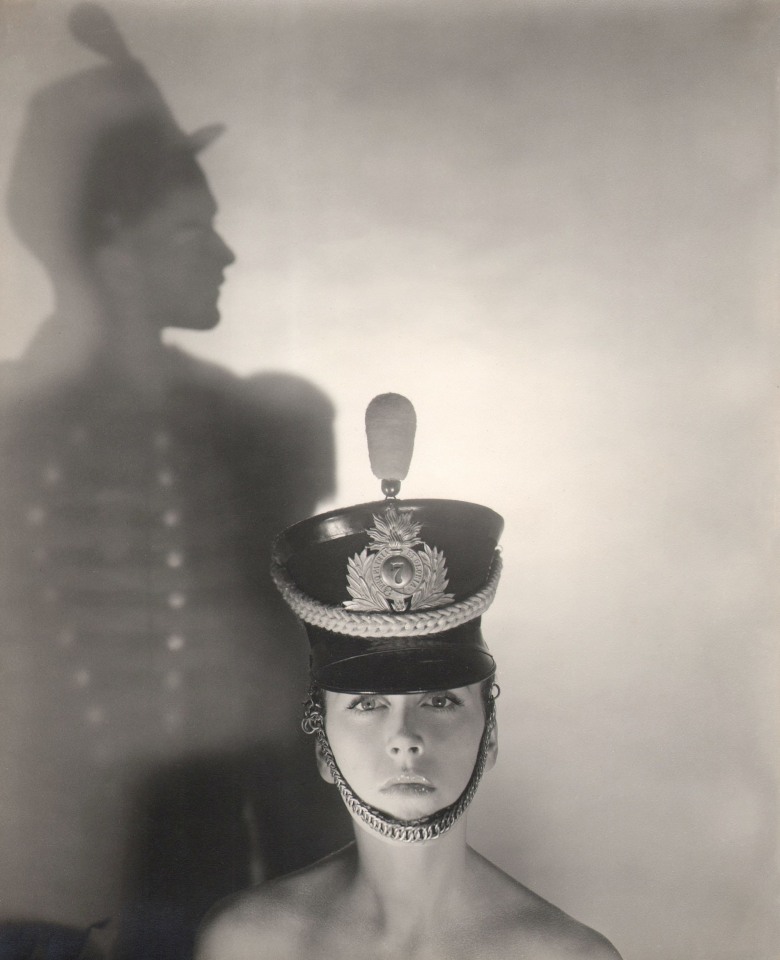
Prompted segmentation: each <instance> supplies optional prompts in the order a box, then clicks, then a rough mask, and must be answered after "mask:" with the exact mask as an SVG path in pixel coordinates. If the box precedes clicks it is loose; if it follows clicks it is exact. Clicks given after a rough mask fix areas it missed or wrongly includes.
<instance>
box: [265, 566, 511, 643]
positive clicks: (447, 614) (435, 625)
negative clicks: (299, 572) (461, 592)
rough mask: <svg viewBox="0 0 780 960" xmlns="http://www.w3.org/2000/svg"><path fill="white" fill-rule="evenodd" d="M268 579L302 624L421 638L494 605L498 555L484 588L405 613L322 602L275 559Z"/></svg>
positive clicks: (359, 633)
mask: <svg viewBox="0 0 780 960" xmlns="http://www.w3.org/2000/svg"><path fill="white" fill-rule="evenodd" d="M271 576H272V577H273V581H274V583H275V584H276V587H277V589H278V590H279V592H280V593H281V595H282V597H283V599H284V601H285V603H287V605H288V606H289V607H290V608H291V610H292V611H293V613H294V614H295V615H296V616H297V617H299V618H300V619H301V620H303V621H304V622H305V623H308V624H311V625H312V626H314V627H322V628H323V629H325V630H330V631H331V632H332V633H341V634H346V635H347V636H349V637H398V636H415V637H422V636H428V635H430V634H434V633H443V632H444V631H445V630H452V629H454V628H455V627H459V626H461V625H462V624H464V623H468V622H469V621H470V620H474V619H476V617H478V616H480V615H481V614H483V613H484V612H485V610H487V608H488V607H489V606H490V604H491V603H492V602H493V598H494V597H495V595H496V590H497V589H498V581H499V579H500V577H501V553H500V551H499V550H496V551H495V553H494V554H493V560H492V562H491V564H490V571H489V572H488V578H487V582H486V583H485V586H484V587H482V588H481V589H480V590H478V591H477V592H476V593H474V594H472V595H471V596H470V597H466V598H465V599H464V600H458V601H456V602H455V603H451V604H449V605H448V606H446V607H437V608H435V609H432V610H407V611H405V612H404V613H397V614H392V613H361V612H355V611H353V610H346V609H345V608H344V607H337V606H331V605H330V604H327V603H321V602H320V601H319V600H315V599H313V598H312V597H310V596H308V595H307V594H305V593H304V592H303V591H302V590H301V589H300V587H298V586H297V584H295V582H294V581H293V579H292V577H291V576H290V574H289V573H288V572H287V570H286V569H285V567H284V566H283V565H282V563H280V561H279V559H278V557H276V556H274V558H273V560H272V562H271Z"/></svg>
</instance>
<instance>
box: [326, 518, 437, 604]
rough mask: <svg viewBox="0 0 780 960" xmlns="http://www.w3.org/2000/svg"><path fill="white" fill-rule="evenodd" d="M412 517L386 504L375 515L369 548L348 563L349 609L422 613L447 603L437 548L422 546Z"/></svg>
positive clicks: (417, 528) (418, 527)
mask: <svg viewBox="0 0 780 960" xmlns="http://www.w3.org/2000/svg"><path fill="white" fill-rule="evenodd" d="M419 533H420V524H419V523H415V522H414V520H413V519H412V512H411V511H410V510H409V511H407V510H404V509H403V508H399V507H396V506H395V505H394V504H391V505H390V506H388V507H387V509H386V510H385V512H384V516H382V515H381V514H380V515H377V514H375V515H374V526H373V527H371V528H370V529H369V530H368V537H369V540H370V541H371V542H370V544H369V546H368V547H366V548H364V549H363V550H362V551H361V552H360V553H356V554H355V555H354V556H353V557H351V558H350V559H349V560H348V561H347V590H348V591H349V595H350V597H351V598H352V599H351V600H345V601H344V606H345V607H347V608H348V609H350V610H364V611H371V610H373V611H377V610H381V611H387V610H392V611H394V612H396V613H403V612H404V611H406V610H426V609H431V608H432V607H439V606H442V605H443V604H447V603H451V602H452V600H454V595H453V594H451V593H447V592H446V590H447V586H448V582H449V581H448V580H447V563H446V560H445V557H444V554H443V553H442V552H441V551H440V550H438V549H437V548H436V547H431V546H429V545H428V544H427V543H424V542H423V541H422V540H421V539H420V537H419Z"/></svg>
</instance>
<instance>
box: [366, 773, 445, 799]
mask: <svg viewBox="0 0 780 960" xmlns="http://www.w3.org/2000/svg"><path fill="white" fill-rule="evenodd" d="M435 789H436V787H434V785H433V784H432V783H431V781H430V780H428V779H426V778H425V777H423V776H420V775H419V774H400V775H399V776H397V777H391V778H390V779H389V780H388V781H387V782H386V783H385V784H384V785H383V786H382V787H381V789H380V793H385V794H397V795H398V794H400V795H402V796H403V795H405V796H408V795H409V794H413V795H417V796H419V795H421V794H424V793H433V791H434V790H435Z"/></svg>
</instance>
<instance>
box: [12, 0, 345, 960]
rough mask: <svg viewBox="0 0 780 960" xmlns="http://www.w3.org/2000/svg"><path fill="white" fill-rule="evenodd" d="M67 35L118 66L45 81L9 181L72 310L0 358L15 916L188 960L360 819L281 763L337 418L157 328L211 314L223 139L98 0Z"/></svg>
mask: <svg viewBox="0 0 780 960" xmlns="http://www.w3.org/2000/svg"><path fill="white" fill-rule="evenodd" d="M71 29H72V31H73V33H74V35H75V36H76V37H77V38H78V39H80V40H81V41H82V42H83V43H85V44H86V45H88V46H90V47H91V48H92V49H94V50H95V51H96V52H99V53H100V54H101V55H102V56H103V57H104V58H105V59H106V60H107V62H106V63H105V64H103V65H101V66H97V67H95V68H93V69H91V70H86V71H83V72H82V73H79V74H76V75H74V76H71V77H68V78H65V79H64V80H61V81H58V82H57V83H54V84H52V85H50V86H48V87H46V88H44V89H43V90H41V91H39V93H38V94H37V95H36V96H35V97H34V98H33V100H32V102H31V104H30V107H29V111H28V116H27V122H26V125H25V128H24V130H23V133H22V137H21V139H20V142H19V145H18V149H17V154H16V161H15V164H14V168H13V171H12V176H11V181H10V185H9V194H8V203H9V213H10V216H11V221H12V223H13V225H14V227H15V229H16V231H17V233H18V234H19V236H20V238H21V239H22V240H23V241H24V242H25V243H27V245H28V246H29V247H30V249H31V250H32V251H33V252H34V253H35V254H36V255H37V256H38V257H39V259H40V260H41V262H42V263H43V264H44V265H45V266H46V268H47V270H48V272H49V275H50V277H51V280H52V283H53V285H54V289H55V293H56V312H55V315H54V316H53V317H52V318H50V319H49V320H48V321H47V322H46V323H45V324H44V325H43V327H42V329H41V331H40V332H39V334H38V336H37V337H36V338H35V340H34V342H33V343H32V344H31V346H30V348H29V350H28V351H27V353H26V355H25V356H24V357H23V358H22V359H21V360H20V361H18V362H16V363H12V364H6V365H4V366H3V367H2V368H0V401H1V404H0V447H1V450H0V452H1V455H2V464H3V469H2V481H1V485H0V529H1V530H2V536H1V537H0V605H1V607H2V610H1V611H0V630H1V631H2V634H1V642H0V655H1V656H2V667H3V669H2V670H0V911H2V916H0V920H2V919H7V920H9V921H11V920H13V921H22V920H29V921H39V920H42V921H56V922H58V923H62V924H67V925H69V926H72V927H75V928H78V929H81V930H84V929H86V928H87V927H88V926H89V925H90V924H92V923H95V922H98V921H102V920H103V919H105V918H110V923H109V925H108V927H107V931H108V932H106V931H104V933H105V936H104V937H103V940H104V941H105V942H106V943H110V942H111V940H112V937H113V940H114V942H115V943H116V942H117V941H116V936H117V935H116V932H114V933H113V934H112V933H111V931H112V930H113V931H117V930H120V929H121V930H122V931H124V932H123V933H122V934H121V935H120V938H123V939H124V946H122V939H120V941H119V946H117V947H116V948H115V950H114V953H115V954H116V955H117V956H122V957H131V956H132V957H139V958H140V957H154V958H159V960H162V958H163V957H165V956H171V957H174V956H175V957H177V960H183V958H185V957H186V951H187V949H188V946H187V945H188V944H189V943H190V942H191V939H192V928H193V925H194V924H195V923H196V922H197V919H198V918H199V916H200V914H201V913H202V911H203V910H204V909H205V908H206V907H207V906H208V905H209V904H210V902H211V900H212V898H214V899H216V898H217V897H219V896H223V895H224V894H225V893H228V892H230V891H231V890H233V889H236V888H237V887H239V886H242V885H244V884H245V883H246V882H248V881H250V880H251V879H252V878H253V876H261V875H269V874H270V873H272V872H274V871H277V870H280V869H287V867H288V865H289V863H290V862H291V861H290V857H291V856H292V855H293V853H292V850H286V849H282V847H283V846H284V844H286V840H285V839H284V838H287V837H290V838H292V839H294V841H295V845H296V846H295V851H296V852H295V856H302V857H303V858H304V859H306V858H308V853H307V850H306V848H307V845H309V844H310V845H311V858H314V857H316V856H318V855H319V854H320V853H322V852H324V848H328V846H333V845H336V844H337V843H338V842H339V841H340V840H341V839H342V837H343V836H344V835H345V831H343V830H342V829H341V828H339V827H337V826H334V824H333V822H332V821H331V820H330V818H329V815H327V810H326V808H323V815H324V820H323V821H322V824H321V826H322V829H321V830H320V829H319V828H317V829H315V828H314V823H313V822H312V823H311V824H309V826H311V828H312V829H310V830H308V832H307V829H300V823H298V827H296V826H295V824H296V822H298V821H300V820H301V819H302V818H303V811H304V810H306V811H310V810H311V800H310V796H305V795H304V793H305V792H306V791H308V790H309V786H306V784H304V783H301V785H300V792H299V791H298V790H293V791H292V792H291V793H288V794H284V793H280V792H279V791H280V785H279V783H277V778H276V777H275V776H274V775H272V774H271V773H269V770H271V769H272V768H273V767H274V765H275V764H276V763H277V762H282V763H284V764H285V765H289V768H290V770H294V769H297V765H298V762H299V761H298V757H299V751H300V749H301V746H300V739H299V736H298V714H299V704H300V703H301V701H302V699H303V697H304V695H305V674H306V650H305V641H304V640H303V638H302V636H301V634H299V632H298V628H297V626H296V625H295V624H294V623H293V620H292V618H291V617H290V616H289V615H288V614H287V612H286V611H285V610H284V609H283V606H282V604H281V601H280V600H279V599H278V598H277V596H276V594H275V591H274V590H273V588H272V586H271V584H270V579H269V576H268V561H269V552H270V541H271V539H272V537H273V535H274V534H275V533H276V532H278V531H279V530H281V529H282V528H284V527H285V526H287V525H288V524H289V523H291V522H293V521H294V520H297V519H300V518H301V517H304V516H307V515H309V514H310V513H312V512H313V511H314V508H315V506H316V503H317V501H318V500H320V499H321V498H323V497H326V496H328V495H329V494H330V493H331V492H332V484H333V449H332V418H333V410H332V407H331V404H330V402H329V401H328V399H327V397H325V395H324V394H323V393H322V392H321V391H320V390H319V389H317V388H316V387H314V386H313V385H312V384H310V383H308V382H306V381H304V380H302V379H300V378H297V377H292V376H288V375H285V374H266V375H258V376H256V377H252V378H238V377H235V376H233V375H231V374H230V373H228V372H227V371H225V370H222V369H221V368H218V367H216V366H213V365H210V364H207V363H203V362H201V361H198V360H196V359H194V358H192V357H190V356H188V355H187V354H186V353H184V352H183V351H181V350H177V349H173V348H169V347H166V346H164V345H163V344H162V341H161V332H162V330H163V329H165V328H168V327H181V328H190V329H202V330H206V329H210V328H211V327H213V326H215V325H216V324H217V323H218V322H219V311H218V306H217V301H218V295H219V288H220V285H221V282H222V280H223V277H224V271H225V269H226V267H227V266H229V265H230V263H231V262H232V260H233V254H232V252H231V251H230V250H229V248H228V247H227V246H226V245H225V243H224V241H223V240H222V238H221V237H220V236H219V234H218V233H217V232H216V231H215V229H214V226H213V218H214V216H215V214H216V202H215V200H214V197H213V196H212V194H211V191H210V189H209V186H208V183H207V180H206V177H205V174H204V173H203V170H202V168H201V167H200V165H199V163H198V160H197V154H198V151H199V150H200V149H202V148H203V147H204V146H205V145H206V144H207V143H208V142H210V140H211V139H213V137H214V136H215V135H216V134H217V133H218V130H217V128H214V127H211V128H206V129H204V130H202V131H198V132H197V133H195V134H191V135H187V134H185V133H184V132H183V131H181V130H180V128H179V127H178V125H177V124H176V122H175V120H174V118H173V116H172V115H171V113H170V110H169V109H168V107H167V105H166V104H165V102H164V100H163V98H162V96H161V94H160V91H159V90H158V88H157V87H156V85H155V84H154V82H153V81H152V80H151V78H150V77H149V75H148V73H147V72H146V70H145V69H144V67H143V66H142V65H141V64H140V63H139V62H138V61H137V60H134V59H133V58H132V56H131V55H130V53H129V52H128V50H127V48H126V46H125V44H124V41H123V40H122V38H121V36H120V35H119V33H118V32H117V30H116V27H115V25H114V24H113V22H112V21H111V20H110V18H108V16H107V15H106V14H105V12H104V11H102V10H101V8H99V7H96V6H95V5H92V4H82V5H81V6H79V7H78V8H76V10H75V11H74V15H73V16H72V18H71ZM271 758H273V759H271ZM306 760H307V761H308V763H309V765H311V760H310V758H309V757H308V756H307V757H306ZM279 779H280V780H281V779H282V778H279ZM277 803H278V805H279V807H278V809H277V806H276V805H277ZM268 831H270V834H269V835H266V833H267V832H268ZM271 834H272V836H271ZM329 841H332V842H330V843H329ZM133 843H138V844H140V846H137V847H135V846H133V845H132V844H133ZM323 845H324V846H323ZM13 929H14V930H15V931H16V933H15V934H14V936H16V939H17V942H18V943H22V942H23V941H24V937H23V936H22V934H21V933H20V931H21V930H22V928H21V927H18V926H16V927H14V928H13ZM36 929H38V932H39V933H41V930H43V929H44V928H41V927H38V928H36ZM7 933H8V928H7V929H6V930H5V931H3V930H0V960H5V954H4V953H3V952H2V951H3V950H5V949H6V948H7V949H9V950H10V949H15V947H12V946H8V944H9V943H11V941H10V940H8V939H7V938H6V936H5V935H6V934H7ZM9 936H10V934H9ZM41 936H43V934H41ZM41 936H39V938H38V940H39V941H40V943H43V942H44V940H41ZM20 937H22V939H21V940H20V939H19V938H20ZM24 942H26V941H24ZM36 942H37V941H36ZM39 945H40V944H39ZM35 949H38V947H35ZM41 949H44V948H42V947H41ZM166 950H167V951H168V952H167V953H166V952H165V951H166ZM134 951H135V952H134ZM171 951H173V952H171ZM42 955H45V956H48V954H46V953H44V954H42ZM9 956H14V957H15V956H16V954H13V953H11V954H9ZM31 956H36V954H35V953H33V954H31Z"/></svg>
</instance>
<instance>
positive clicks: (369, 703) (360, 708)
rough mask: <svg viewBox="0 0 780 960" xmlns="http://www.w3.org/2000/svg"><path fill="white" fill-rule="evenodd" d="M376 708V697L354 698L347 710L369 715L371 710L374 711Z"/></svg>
mask: <svg viewBox="0 0 780 960" xmlns="http://www.w3.org/2000/svg"><path fill="white" fill-rule="evenodd" d="M377 706H378V703H377V698H376V697H355V699H354V700H353V701H352V702H351V703H350V705H349V707H348V709H349V710H356V711H357V712H358V713H369V712H370V711H371V710H376V708H377Z"/></svg>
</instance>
